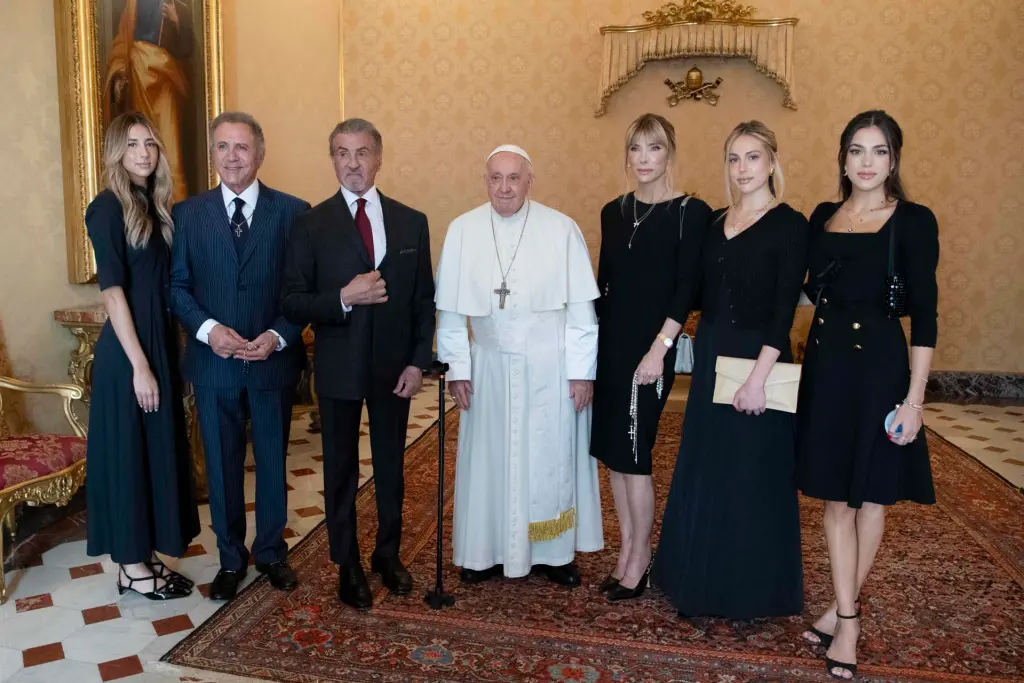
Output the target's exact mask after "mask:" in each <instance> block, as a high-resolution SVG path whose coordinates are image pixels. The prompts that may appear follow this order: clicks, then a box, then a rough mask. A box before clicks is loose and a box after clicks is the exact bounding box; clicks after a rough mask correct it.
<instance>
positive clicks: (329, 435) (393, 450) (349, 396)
mask: <svg viewBox="0 0 1024 683" xmlns="http://www.w3.org/2000/svg"><path fill="white" fill-rule="evenodd" d="M329 142H330V151H331V158H332V159H333V161H334V171H335V174H336V175H337V176H338V181H339V182H340V183H341V189H340V190H339V191H338V193H337V194H335V195H334V196H332V197H331V198H330V199H328V200H327V201H325V202H323V203H321V204H319V205H317V206H315V207H314V208H313V209H312V210H310V211H309V212H307V213H305V214H303V215H302V216H300V217H299V218H298V219H297V220H296V223H295V234H294V237H293V239H292V242H291V246H290V250H289V256H288V266H287V269H286V274H285V284H284V291H283V299H282V305H281V308H282V310H283V311H284V314H285V316H287V318H288V319H289V320H290V321H292V322H293V323H295V324H297V325H303V324H306V323H313V325H314V326H315V333H316V342H315V355H314V360H313V362H314V369H315V372H316V390H317V394H318V396H319V399H320V416H321V420H322V422H323V432H322V435H323V443H324V497H325V503H326V506H327V512H326V517H327V531H328V537H329V540H330V545H331V559H332V560H333V561H334V562H335V563H337V564H338V565H340V569H339V573H338V581H339V586H338V598H339V599H340V600H341V601H342V602H344V603H346V604H348V605H350V606H352V607H355V608H357V609H368V608H369V607H370V606H371V604H372V600H371V596H370V588H369V585H368V584H367V581H366V575H365V574H364V573H363V568H362V564H361V562H360V559H359V544H358V542H357V538H356V504H355V498H356V485H357V483H358V479H359V424H360V417H361V414H362V408H363V402H364V401H365V402H366V407H367V411H368V412H369V417H370V448H371V456H372V459H373V478H374V482H375V485H376V491H377V523H378V528H377V544H376V549H375V550H374V552H373V555H372V557H371V564H370V568H371V569H372V570H373V571H374V572H377V573H379V574H380V576H381V580H382V582H383V583H384V585H385V586H387V587H388V589H389V590H390V591H391V592H392V593H395V594H398V595H404V594H407V593H408V592H409V591H410V590H412V577H410V576H409V572H408V571H407V570H406V568H405V567H404V566H403V565H402V562H401V560H400V559H399V542H400V539H401V533H402V499H403V497H404V479H403V462H404V456H405V435H406V427H407V424H408V418H409V403H410V398H411V397H412V396H413V395H414V394H415V393H416V392H417V391H419V388H420V386H421V385H422V382H423V378H422V370H421V369H422V368H425V367H428V366H429V364H430V360H431V356H432V342H433V337H434V321H435V318H434V280H433V275H432V270H431V262H430V235H429V233H428V228H427V217H426V216H425V215H423V214H422V213H420V212H419V211H415V210H414V209H410V208H409V207H407V206H405V205H403V204H400V203H399V202H396V201H395V200H393V199H390V198H388V197H385V196H384V195H383V194H381V193H380V192H379V191H378V190H377V188H376V187H375V186H374V178H375V177H376V175H377V171H378V170H379V169H380V166H381V161H382V153H383V143H382V140H381V136H380V133H379V132H378V131H377V129H376V128H375V127H374V126H373V124H371V123H370V122H369V121H364V120H362V119H348V120H346V121H343V122H341V123H339V124H338V125H337V126H336V127H335V129H334V131H333V132H332V133H331V136H330V139H329Z"/></svg>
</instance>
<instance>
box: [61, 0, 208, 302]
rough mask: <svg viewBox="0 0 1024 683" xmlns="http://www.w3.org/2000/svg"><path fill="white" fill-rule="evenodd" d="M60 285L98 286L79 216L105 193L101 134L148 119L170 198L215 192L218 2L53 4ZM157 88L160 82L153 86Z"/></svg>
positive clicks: (82, 0)
mask: <svg viewBox="0 0 1024 683" xmlns="http://www.w3.org/2000/svg"><path fill="white" fill-rule="evenodd" d="M53 6H54V29H55V31H54V32H55V38H56V48H57V82H58V91H59V104H60V128H61V152H62V166H63V176H64V220H65V230H66V237H67V268H68V281H69V282H71V283H73V284H87V283H91V282H95V280H96V260H95V256H94V254H93V250H92V245H91V243H90V242H89V236H88V234H87V232H86V227H85V210H86V208H87V207H88V206H89V202H91V201H92V199H93V198H94V197H95V196H96V195H97V194H98V193H99V192H100V190H102V189H103V176H102V165H103V132H104V129H105V127H106V125H107V123H108V122H109V120H110V118H112V116H113V115H116V114H117V113H119V112H120V111H127V110H138V111H142V112H143V113H146V114H147V115H148V116H149V118H150V119H151V120H152V121H153V123H154V127H156V128H157V129H158V131H159V132H160V135H161V137H162V138H163V140H164V144H165V146H166V147H167V149H168V152H167V154H168V158H169V160H174V161H172V173H174V184H175V198H176V199H181V198H183V196H186V195H188V194H195V193H197V192H200V191H202V190H205V189H206V188H208V187H211V186H213V185H214V184H216V182H217V176H216V171H215V169H214V168H213V166H212V164H211V163H210V156H209V151H208V150H209V144H208V140H207V123H208V122H209V121H211V120H212V119H213V118H215V117H216V116H217V115H218V114H220V113H221V112H222V111H223V110H224V90H223V54H222V49H223V39H222V31H221V7H220V0H53ZM161 79H162V80H161Z"/></svg>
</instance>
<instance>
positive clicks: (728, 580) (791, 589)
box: [651, 204, 807, 619]
mask: <svg viewBox="0 0 1024 683" xmlns="http://www.w3.org/2000/svg"><path fill="white" fill-rule="evenodd" d="M721 213H722V212H721V211H718V212H716V213H715V218H717V217H718V216H721ZM806 244H807V220H806V219H805V218H804V217H803V216H802V215H801V214H800V213H799V212H797V211H795V210H793V209H792V208H790V207H789V206H788V205H786V204H781V205H779V206H777V207H775V208H773V209H771V210H770V211H769V212H768V213H766V214H765V215H764V216H763V217H762V218H761V219H760V220H759V221H758V222H757V223H755V224H754V225H752V226H751V227H749V228H747V229H746V230H745V231H743V232H742V233H740V234H739V235H737V236H736V237H733V238H732V239H728V240H727V239H726V237H725V233H724V219H721V220H714V219H713V222H712V225H711V228H710V229H709V231H708V236H707V240H706V242H705V246H704V254H703V259H702V263H703V273H704V276H703V292H702V301H703V306H702V314H701V321H700V325H699V326H698V328H697V334H696V338H695V339H694V366H693V379H692V383H691V385H690V394H689V397H688V399H687V402H686V414H685V417H684V421H683V435H682V440H681V442H680V446H679V456H678V458H677V460H676V469H675V473H674V475H673V478H672V486H671V489H670V490H669V495H668V500H667V502H666V505H665V513H664V516H663V518H662V526H661V536H660V538H659V541H658V548H657V550H656V551H655V556H654V566H653V568H652V572H651V581H652V583H653V585H655V586H657V587H658V588H659V589H661V591H662V592H664V593H665V594H666V595H667V596H668V598H669V600H671V602H672V604H673V606H674V607H675V608H676V609H677V610H678V611H679V612H680V613H681V614H683V615H685V616H708V617H724V618H729V619H753V618H756V617H778V616H788V615H793V614H799V613H800V612H801V610H802V608H803V568H802V562H801V548H800V510H799V504H798V498H797V490H796V480H795V472H794V470H795V467H796V454H795V443H794V427H793V415H792V414H790V413H785V412H781V411H776V410H767V411H765V412H764V413H763V414H761V415H747V414H746V413H743V412H739V411H737V410H736V409H734V408H733V407H732V406H731V405H725V404H717V403H714V402H713V401H712V397H713V396H714V391H715V364H716V361H717V359H718V357H719V356H730V357H734V358H749V359H756V358H757V357H758V355H759V354H760V352H761V347H762V346H765V345H767V346H772V347H774V348H777V349H779V351H780V352H781V353H780V355H779V359H778V362H790V363H791V362H793V354H792V351H791V348H790V344H789V330H790V328H791V326H792V322H793V314H794V312H795V310H796V304H797V300H798V298H799V293H800V285H801V283H802V282H803V279H804V273H805V263H806Z"/></svg>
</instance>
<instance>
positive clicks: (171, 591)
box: [117, 566, 192, 600]
mask: <svg viewBox="0 0 1024 683" xmlns="http://www.w3.org/2000/svg"><path fill="white" fill-rule="evenodd" d="M121 574H124V577H125V578H126V579H128V585H127V586H125V585H124V584H122V583H121ZM157 579H163V577H162V576H157V575H156V574H153V575H152V576H142V577H132V576H130V575H129V574H128V572H127V571H125V568H124V566H121V567H120V568H119V570H118V573H117V594H118V595H124V594H125V592H126V591H133V592H135V593H138V594H139V595H141V596H142V597H144V598H149V599H150V600H174V599H177V598H187V597H188V596H189V595H191V594H192V589H191V588H186V587H185V586H183V585H181V584H179V583H173V582H171V581H168V580H167V579H164V585H163V587H161V588H158V589H156V590H153V591H149V592H148V593H143V592H142V591H140V590H139V589H138V588H135V587H134V584H135V582H136V581H152V582H153V585H154V586H155V585H156V582H157Z"/></svg>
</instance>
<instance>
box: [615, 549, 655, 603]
mask: <svg viewBox="0 0 1024 683" xmlns="http://www.w3.org/2000/svg"><path fill="white" fill-rule="evenodd" d="M653 566H654V558H653V557H652V558H651V561H650V563H648V565H647V569H646V570H645V571H644V574H643V576H641V577H640V581H638V582H637V584H636V586H634V587H633V588H626V587H625V586H623V585H622V584H621V583H616V585H615V586H613V587H612V588H610V589H608V602H618V601H619V600H632V599H633V598H639V597H640V596H641V595H643V594H644V591H645V590H647V587H648V586H649V585H651V567H653Z"/></svg>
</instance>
